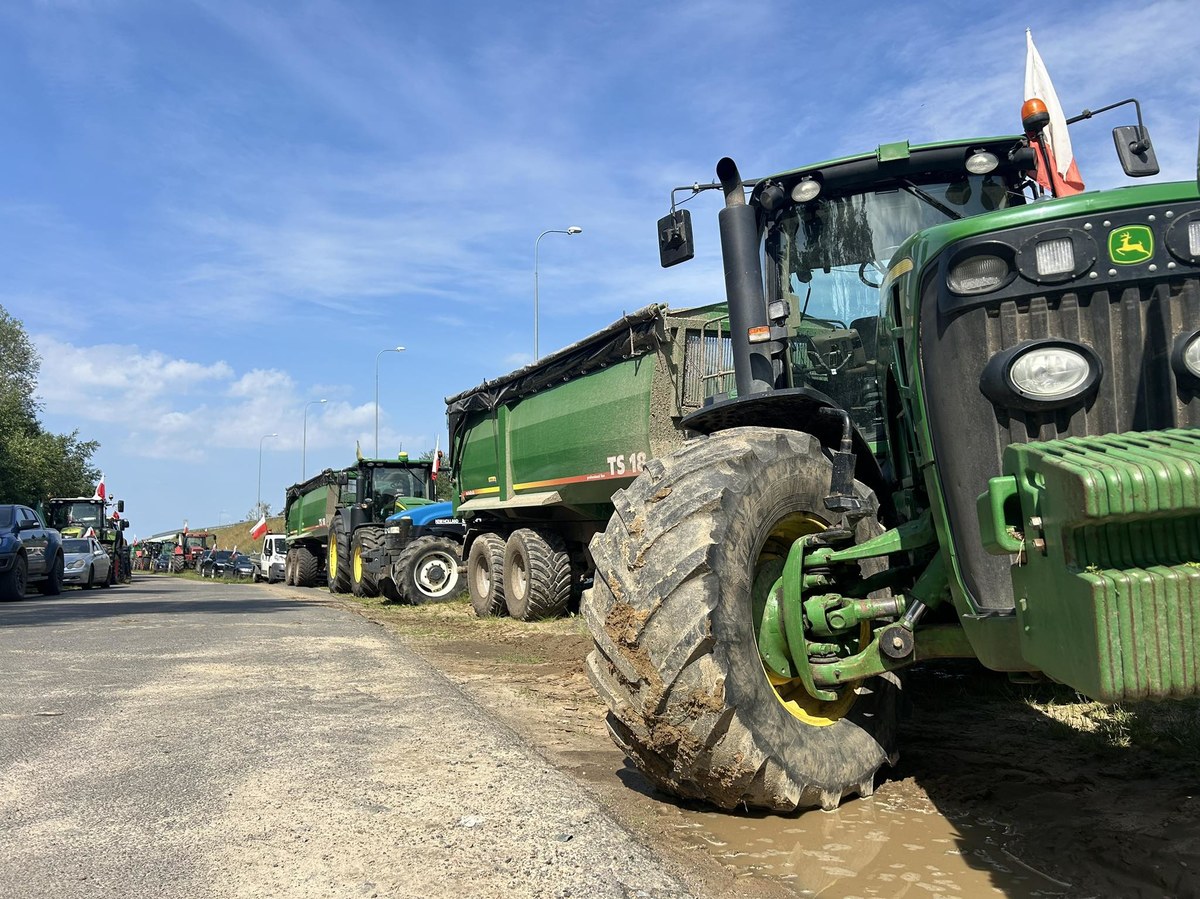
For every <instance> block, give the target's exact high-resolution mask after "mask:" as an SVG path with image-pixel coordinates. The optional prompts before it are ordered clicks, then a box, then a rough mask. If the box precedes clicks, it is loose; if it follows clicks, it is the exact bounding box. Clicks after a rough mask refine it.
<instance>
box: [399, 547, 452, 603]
mask: <svg viewBox="0 0 1200 899" xmlns="http://www.w3.org/2000/svg"><path fill="white" fill-rule="evenodd" d="M461 559H462V546H461V545H460V544H458V543H457V542H455V541H454V540H451V539H450V538H449V537H418V538H417V539H416V540H413V541H412V542H411V543H409V544H408V545H407V546H406V547H404V549H403V550H401V551H400V558H398V559H397V560H396V568H395V581H396V586H397V589H398V590H399V592H400V597H401V598H402V599H404V600H407V601H408V602H410V603H412V604H413V605H414V606H419V605H421V604H422V603H427V602H438V601H440V600H444V599H450V598H451V597H452V596H454V594H455V592H456V591H457V590H458V566H459V563H460V561H461Z"/></svg>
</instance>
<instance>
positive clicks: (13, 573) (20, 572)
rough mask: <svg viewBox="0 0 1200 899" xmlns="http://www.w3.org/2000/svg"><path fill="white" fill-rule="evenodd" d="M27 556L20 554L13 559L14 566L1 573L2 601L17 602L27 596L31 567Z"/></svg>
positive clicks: (0, 592) (0, 589) (0, 593)
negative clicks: (29, 567)
mask: <svg viewBox="0 0 1200 899" xmlns="http://www.w3.org/2000/svg"><path fill="white" fill-rule="evenodd" d="M28 564H29V563H28V562H26V561H25V557H24V556H21V555H18V556H17V557H16V558H15V559H13V563H12V568H10V569H8V571H6V572H4V574H0V602H16V601H17V600H18V599H23V598H24V597H25V589H26V587H28V586H29V569H28V567H27V566H28Z"/></svg>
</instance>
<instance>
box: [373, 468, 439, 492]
mask: <svg viewBox="0 0 1200 899" xmlns="http://www.w3.org/2000/svg"><path fill="white" fill-rule="evenodd" d="M374 486H375V495H376V496H379V495H381V494H385V495H388V496H391V497H392V498H393V499H395V498H396V497H397V496H414V497H417V498H419V499H428V498H429V497H430V496H431V493H432V492H431V491H430V490H429V483H428V477H427V475H426V469H424V468H376V469H375V485H374Z"/></svg>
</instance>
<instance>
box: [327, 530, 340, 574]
mask: <svg viewBox="0 0 1200 899" xmlns="http://www.w3.org/2000/svg"><path fill="white" fill-rule="evenodd" d="M337 567H338V557H337V538H336V537H334V536H333V535H330V537H329V576H330V577H337Z"/></svg>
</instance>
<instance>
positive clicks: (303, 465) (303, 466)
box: [300, 400, 329, 481]
mask: <svg viewBox="0 0 1200 899" xmlns="http://www.w3.org/2000/svg"><path fill="white" fill-rule="evenodd" d="M328 402H329V400H310V401H309V402H307V403H305V404H304V430H303V431H301V433H300V480H301V481H303V480H304V478H305V476H306V472H307V468H308V465H307V462H306V461H305V456H306V455H307V453H308V407H309V406H319V405H321V404H322V403H328Z"/></svg>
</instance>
